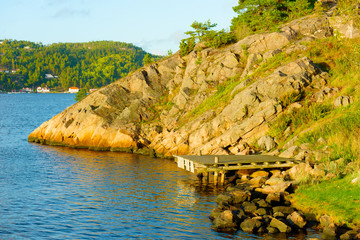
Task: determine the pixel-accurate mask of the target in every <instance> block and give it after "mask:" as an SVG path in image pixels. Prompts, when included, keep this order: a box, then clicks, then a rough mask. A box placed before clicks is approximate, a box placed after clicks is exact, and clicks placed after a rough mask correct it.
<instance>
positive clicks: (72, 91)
mask: <svg viewBox="0 0 360 240" xmlns="http://www.w3.org/2000/svg"><path fill="white" fill-rule="evenodd" d="M79 90H80V89H79V88H77V87H70V88H69V93H77V92H79Z"/></svg>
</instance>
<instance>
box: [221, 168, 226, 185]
mask: <svg viewBox="0 0 360 240" xmlns="http://www.w3.org/2000/svg"><path fill="white" fill-rule="evenodd" d="M220 174H221V176H220V185H224V183H225V172H224V171H222V172H221V173H220Z"/></svg>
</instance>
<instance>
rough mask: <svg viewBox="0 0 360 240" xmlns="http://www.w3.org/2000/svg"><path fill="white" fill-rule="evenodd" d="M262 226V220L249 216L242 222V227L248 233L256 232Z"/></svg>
mask: <svg viewBox="0 0 360 240" xmlns="http://www.w3.org/2000/svg"><path fill="white" fill-rule="evenodd" d="M260 227H261V222H260V221H259V220H257V219H252V218H248V219H245V220H244V221H243V222H242V223H241V224H240V228H241V230H243V231H244V232H247V233H255V232H257V230H258V229H259V228H260Z"/></svg>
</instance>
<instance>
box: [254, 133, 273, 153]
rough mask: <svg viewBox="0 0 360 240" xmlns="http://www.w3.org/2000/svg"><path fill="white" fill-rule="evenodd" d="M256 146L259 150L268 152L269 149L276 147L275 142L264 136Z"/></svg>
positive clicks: (271, 138)
mask: <svg viewBox="0 0 360 240" xmlns="http://www.w3.org/2000/svg"><path fill="white" fill-rule="evenodd" d="M258 145H259V147H260V148H261V149H264V150H266V151H270V150H271V149H273V148H275V147H276V142H275V140H274V138H273V137H271V136H269V135H266V136H263V137H261V138H260V139H259V141H258Z"/></svg>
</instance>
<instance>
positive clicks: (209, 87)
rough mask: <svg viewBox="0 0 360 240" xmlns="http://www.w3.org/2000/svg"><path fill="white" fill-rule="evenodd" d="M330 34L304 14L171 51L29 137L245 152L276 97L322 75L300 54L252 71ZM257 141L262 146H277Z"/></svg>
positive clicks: (158, 149) (143, 149)
mask: <svg viewBox="0 0 360 240" xmlns="http://www.w3.org/2000/svg"><path fill="white" fill-rule="evenodd" d="M331 34H332V28H331V25H330V24H329V21H328V18H327V17H325V16H324V17H315V16H310V17H306V18H302V19H299V20H296V21H294V22H291V23H289V24H287V25H286V26H283V27H282V28H281V30H280V31H279V32H273V33H263V34H255V35H252V36H249V37H247V38H245V39H243V40H241V41H239V42H237V43H235V44H233V45H230V46H228V47H226V48H222V49H210V48H206V49H200V48H198V49H196V50H195V51H193V52H191V53H190V54H189V55H188V56H186V57H180V55H179V54H175V55H173V56H171V57H168V58H166V59H163V60H161V61H160V62H158V63H155V64H151V65H148V66H145V67H143V68H141V69H139V70H137V71H135V72H133V73H132V74H129V75H128V76H127V77H124V78H123V79H120V80H119V81H117V82H115V83H112V84H110V85H108V86H106V87H104V88H102V89H100V90H98V91H96V92H94V93H91V94H90V95H89V96H87V97H86V98H85V99H83V100H81V101H80V102H78V103H76V104H74V105H73V106H71V107H69V108H67V109H66V110H64V111H63V112H62V113H60V114H58V115H56V116H55V117H53V118H52V119H51V120H49V121H47V122H45V123H43V124H42V125H41V126H40V127H38V128H37V129H35V130H34V131H33V132H32V133H31V134H30V135H29V137H28V140H29V141H33V142H39V143H43V144H52V145H64V146H70V147H79V148H89V149H94V150H111V151H134V152H140V153H144V154H157V155H158V156H172V155H174V154H197V153H198V152H199V151H201V152H202V153H203V154H248V153H251V152H252V151H253V149H252V148H251V146H250V145H251V143H252V142H254V141H255V140H256V141H257V140H258V139H260V138H261V137H263V136H264V135H265V134H266V131H267V130H268V128H269V123H271V121H273V120H274V119H276V118H277V117H278V116H279V114H281V113H282V112H283V111H284V107H286V106H283V105H282V104H281V99H282V98H283V97H284V96H287V95H289V94H291V93H293V92H299V91H303V90H305V89H307V88H309V87H310V86H311V85H312V84H313V82H314V81H315V82H319V79H322V78H323V77H322V76H323V73H322V72H321V71H320V69H319V68H318V67H317V66H316V65H315V64H314V63H313V62H312V61H311V60H310V59H308V58H306V57H301V56H300V57H299V58H298V59H297V60H295V61H293V62H289V63H283V64H282V65H281V66H279V67H277V68H276V69H274V70H272V71H268V73H267V74H264V75H261V74H258V75H255V76H253V75H254V73H255V72H256V70H257V69H259V68H260V67H261V66H263V65H264V64H266V63H269V61H270V62H271V59H272V58H274V57H276V56H277V55H278V54H280V53H281V52H285V53H286V54H290V53H292V52H294V51H301V50H303V49H306V46H304V45H301V42H302V41H310V40H311V39H315V38H322V37H327V36H330V35H331ZM325 83H326V81H325ZM325 83H324V84H325ZM229 85H231V86H232V88H230V87H228V86H229ZM227 87H228V88H229V89H230V91H229V90H228V89H227ZM226 91H229V92H226ZM221 94H223V95H221ZM221 96H222V97H223V98H221ZM224 96H225V97H224ZM341 104H343V105H345V103H344V101H342V102H341ZM300 106H301V105H300ZM263 140H264V142H261V144H260V145H261V146H262V147H263V149H264V150H266V151H270V150H271V149H273V148H274V147H275V146H276V141H275V140H274V139H272V140H270V139H263ZM265 140H266V141H265Z"/></svg>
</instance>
